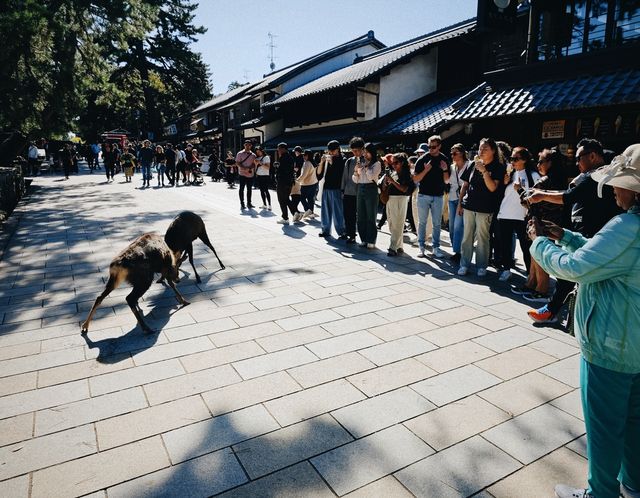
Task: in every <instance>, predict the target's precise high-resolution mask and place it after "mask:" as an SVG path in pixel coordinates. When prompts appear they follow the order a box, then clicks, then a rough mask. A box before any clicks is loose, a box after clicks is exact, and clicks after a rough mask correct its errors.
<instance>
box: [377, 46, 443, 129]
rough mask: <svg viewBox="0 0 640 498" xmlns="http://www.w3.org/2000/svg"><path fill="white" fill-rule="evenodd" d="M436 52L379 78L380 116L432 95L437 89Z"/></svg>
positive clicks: (420, 56) (435, 48) (433, 49)
mask: <svg viewBox="0 0 640 498" xmlns="http://www.w3.org/2000/svg"><path fill="white" fill-rule="evenodd" d="M437 77H438V50H437V47H434V48H432V49H431V50H430V51H429V53H427V54H424V55H419V56H417V57H414V58H413V59H411V61H410V62H409V63H408V64H400V65H398V66H395V67H394V68H393V69H392V70H391V72H390V73H389V74H388V75H386V76H383V77H381V78H380V116H381V117H382V116H384V115H386V114H389V113H390V112H391V111H394V110H396V109H398V108H399V107H402V106H403V105H406V104H408V103H409V102H413V101H414V100H416V99H419V98H421V97H424V96H425V95H428V94H430V93H433V92H435V91H436V89H437V81H438V79H437Z"/></svg>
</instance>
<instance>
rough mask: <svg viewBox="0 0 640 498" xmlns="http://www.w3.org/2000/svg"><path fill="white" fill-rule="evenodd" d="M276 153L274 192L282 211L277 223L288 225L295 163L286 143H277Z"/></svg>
mask: <svg viewBox="0 0 640 498" xmlns="http://www.w3.org/2000/svg"><path fill="white" fill-rule="evenodd" d="M276 154H277V156H278V169H277V170H276V180H277V187H276V194H277V195H278V204H279V205H280V212H281V213H282V218H280V219H279V220H278V223H280V224H281V225H288V224H289V214H288V211H289V205H290V202H291V201H290V195H291V188H292V187H293V183H294V181H295V177H294V167H295V164H294V162H293V157H291V154H289V150H288V146H287V144H286V143H284V142H280V143H279V144H278V148H277V150H276ZM292 214H293V213H292Z"/></svg>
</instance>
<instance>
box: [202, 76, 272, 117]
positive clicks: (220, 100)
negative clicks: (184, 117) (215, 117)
mask: <svg viewBox="0 0 640 498" xmlns="http://www.w3.org/2000/svg"><path fill="white" fill-rule="evenodd" d="M260 81H262V80H260ZM260 81H256V82H254V83H250V84H248V85H244V86H240V87H238V88H234V89H233V90H231V91H229V92H226V93H223V94H222V95H218V96H216V97H213V98H212V99H211V100H209V101H207V102H205V103H204V104H201V105H199V106H198V107H196V108H195V109H194V110H193V111H191V112H192V114H193V113H197V112H200V111H203V110H205V109H209V108H211V107H215V106H217V105H220V104H224V103H226V102H229V101H230V100H231V99H234V98H237V97H240V96H241V95H243V94H244V93H245V92H246V91H248V90H250V89H251V88H253V87H254V86H256V85H257V84H258V83H260Z"/></svg>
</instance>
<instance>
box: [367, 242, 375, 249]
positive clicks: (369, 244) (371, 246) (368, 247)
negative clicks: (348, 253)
mask: <svg viewBox="0 0 640 498" xmlns="http://www.w3.org/2000/svg"><path fill="white" fill-rule="evenodd" d="M375 248H376V245H375V244H372V243H371V242H369V243H368V244H367V249H375Z"/></svg>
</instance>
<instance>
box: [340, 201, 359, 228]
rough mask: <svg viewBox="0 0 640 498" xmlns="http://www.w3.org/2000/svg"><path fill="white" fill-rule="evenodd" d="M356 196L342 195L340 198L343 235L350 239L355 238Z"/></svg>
mask: <svg viewBox="0 0 640 498" xmlns="http://www.w3.org/2000/svg"><path fill="white" fill-rule="evenodd" d="M357 199H358V196H356V195H346V194H345V195H344V196H343V197H342V210H343V211H344V228H345V234H346V235H347V237H349V238H351V239H355V238H356V207H357V205H358V203H357Z"/></svg>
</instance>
